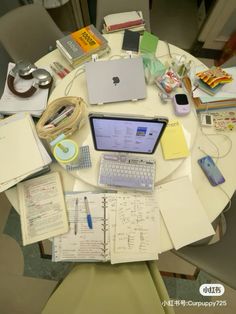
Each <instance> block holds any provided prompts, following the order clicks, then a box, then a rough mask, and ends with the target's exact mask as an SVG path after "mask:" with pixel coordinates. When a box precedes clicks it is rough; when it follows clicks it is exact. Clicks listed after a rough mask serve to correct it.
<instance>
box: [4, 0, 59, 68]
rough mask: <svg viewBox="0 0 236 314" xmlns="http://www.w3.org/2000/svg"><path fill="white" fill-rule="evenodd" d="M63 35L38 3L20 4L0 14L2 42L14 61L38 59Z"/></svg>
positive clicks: (33, 60)
mask: <svg viewBox="0 0 236 314" xmlns="http://www.w3.org/2000/svg"><path fill="white" fill-rule="evenodd" d="M63 36H64V34H63V33H62V32H61V31H60V29H59V28H58V27H57V25H56V24H55V22H54V21H53V19H52V18H51V17H50V15H49V14H48V12H47V11H46V9H45V8H44V7H43V6H41V5H39V4H28V5H23V6H20V7H18V8H16V9H14V10H12V11H9V12H8V13H6V14H5V15H3V16H1V17H0V42H1V43H2V45H3V46H4V48H5V49H6V51H7V52H8V54H9V55H10V57H11V58H12V59H13V60H14V61H15V62H17V61H19V60H22V59H25V60H29V61H30V62H35V61H37V60H38V59H40V58H41V57H43V56H44V55H45V54H47V53H48V52H49V51H50V50H53V49H54V48H55V47H56V39H59V38H61V37H63Z"/></svg>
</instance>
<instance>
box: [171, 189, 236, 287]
mask: <svg viewBox="0 0 236 314" xmlns="http://www.w3.org/2000/svg"><path fill="white" fill-rule="evenodd" d="M224 216H225V220H226V232H225V234H224V236H223V237H222V238H221V239H220V241H218V242H216V243H214V244H211V245H201V246H186V247H184V248H182V249H180V250H178V251H173V252H174V253H175V254H176V255H178V256H179V257H181V258H183V259H184V260H186V261H188V262H189V263H191V264H193V265H195V266H197V267H198V268H199V269H200V270H203V271H205V272H206V273H208V274H210V275H211V276H213V277H214V278H216V279H218V280H220V281H221V282H223V283H225V284H226V285H228V286H230V287H231V288H233V289H236V250H235V244H236V228H235V223H236V193H234V195H233V197H232V205H231V208H230V209H229V210H228V211H227V212H226V213H225V214H224Z"/></svg>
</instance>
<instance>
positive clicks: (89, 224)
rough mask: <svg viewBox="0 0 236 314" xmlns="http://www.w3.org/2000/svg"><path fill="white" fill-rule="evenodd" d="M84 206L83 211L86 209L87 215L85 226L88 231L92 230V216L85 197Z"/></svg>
mask: <svg viewBox="0 0 236 314" xmlns="http://www.w3.org/2000/svg"><path fill="white" fill-rule="evenodd" d="M84 205H85V209H86V213H87V224H88V227H89V229H93V222H92V216H91V213H90V209H89V203H88V199H87V197H86V196H85V197H84Z"/></svg>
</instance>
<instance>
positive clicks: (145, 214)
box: [52, 192, 160, 264]
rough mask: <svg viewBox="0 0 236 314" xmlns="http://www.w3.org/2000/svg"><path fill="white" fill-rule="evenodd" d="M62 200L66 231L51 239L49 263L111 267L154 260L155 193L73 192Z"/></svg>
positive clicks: (156, 229) (156, 231)
mask: <svg viewBox="0 0 236 314" xmlns="http://www.w3.org/2000/svg"><path fill="white" fill-rule="evenodd" d="M84 197H87V198H88V201H89V207H90V211H91V217H92V219H93V228H92V229H90V228H88V226H87V219H86V215H87V214H86V208H85V205H84ZM76 199H78V203H77V206H76V207H77V209H78V216H77V217H78V219H77V234H76V235H75V232H74V227H73V226H74V217H75V214H74V210H75V205H74V204H75V200H76ZM65 200H66V204H67V209H68V217H69V222H70V230H69V232H68V233H66V234H63V235H60V236H58V237H55V238H54V239H53V256H52V260H53V261H55V262H59V261H75V262H76V261H77V262H78V261H84V262H85V261H87V262H88V261H100V262H106V261H111V263H112V264H115V263H122V262H131V261H141V260H152V259H157V258H158V251H159V240H158V239H159V231H160V228H159V209H158V206H157V200H156V194H155V193H154V194H152V195H149V194H148V195H146V194H145V195H143V194H139V193H96V192H95V193H92V192H87V193H77V192H73V193H68V194H66V196H65Z"/></svg>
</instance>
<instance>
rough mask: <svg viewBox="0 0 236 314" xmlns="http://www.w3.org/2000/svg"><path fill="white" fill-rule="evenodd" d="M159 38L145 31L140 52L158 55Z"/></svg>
mask: <svg viewBox="0 0 236 314" xmlns="http://www.w3.org/2000/svg"><path fill="white" fill-rule="evenodd" d="M158 40H159V38H158V37H157V36H155V35H152V34H151V33H149V32H147V31H144V33H143V36H142V39H141V42H140V51H141V52H142V53H153V54H155V53H156V49H157V44H158Z"/></svg>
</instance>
